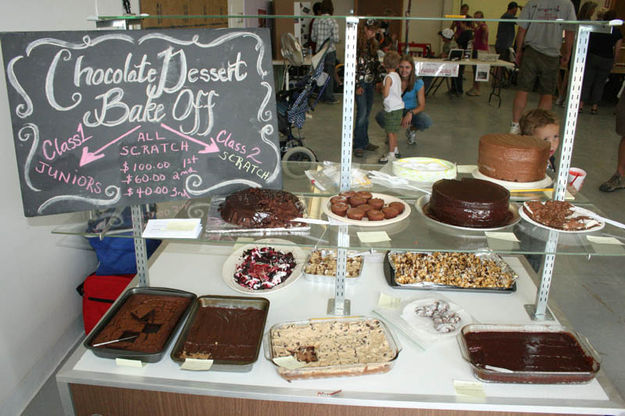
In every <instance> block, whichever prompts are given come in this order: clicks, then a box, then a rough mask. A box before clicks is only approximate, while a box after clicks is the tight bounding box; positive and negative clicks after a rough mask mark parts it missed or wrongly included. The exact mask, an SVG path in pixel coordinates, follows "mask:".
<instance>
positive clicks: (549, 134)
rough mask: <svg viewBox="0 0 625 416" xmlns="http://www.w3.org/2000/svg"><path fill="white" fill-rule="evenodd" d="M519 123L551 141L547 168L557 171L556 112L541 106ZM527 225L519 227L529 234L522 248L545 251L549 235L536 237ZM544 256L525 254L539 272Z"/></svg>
mask: <svg viewBox="0 0 625 416" xmlns="http://www.w3.org/2000/svg"><path fill="white" fill-rule="evenodd" d="M519 125H520V127H521V134H522V135H523V136H534V137H537V138H539V139H543V140H546V141H548V142H549V146H550V149H549V162H548V164H547V168H549V169H551V170H552V171H553V172H555V170H556V167H555V157H554V154H555V153H556V150H558V146H559V145H560V122H559V120H558V119H557V118H556V116H555V114H553V113H552V112H551V111H547V110H543V109H541V108H537V109H535V110H530V111H528V112H526V113H525V114H523V115H522V116H521V119H520V120H519ZM525 227H527V226H526V225H522V226H521V227H520V229H519V232H520V233H521V234H527V237H524V238H522V239H521V241H522V243H521V249H523V250H527V251H543V250H544V249H545V244H546V241H547V240H546V239H547V236H546V235H542V236H541V238H536V236H535V235H536V234H537V233H538V232H537V231H536V230H530V231H526V230H525ZM543 257H544V256H543V255H542V254H526V255H525V258H526V259H527V261H528V263H529V264H530V266H532V268H533V269H534V271H536V272H537V273H538V272H539V271H540V266H541V264H542V261H543Z"/></svg>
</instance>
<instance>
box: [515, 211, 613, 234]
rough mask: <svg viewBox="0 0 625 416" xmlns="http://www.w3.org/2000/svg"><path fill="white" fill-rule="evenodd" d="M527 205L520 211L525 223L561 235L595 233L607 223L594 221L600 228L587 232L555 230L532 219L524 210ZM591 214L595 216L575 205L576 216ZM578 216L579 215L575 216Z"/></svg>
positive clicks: (590, 229)
mask: <svg viewBox="0 0 625 416" xmlns="http://www.w3.org/2000/svg"><path fill="white" fill-rule="evenodd" d="M524 207H525V204H523V207H521V209H519V215H520V216H521V218H523V219H524V220H525V221H527V222H529V223H530V224H533V225H535V226H537V227H540V228H545V229H547V230H553V231H558V232H561V233H566V234H580V233H592V232H594V231H599V230H601V229H602V228H603V227H605V222H603V221H599V220H594V221H597V223H599V226H597V227H593V228H589V229H587V230H560V229H559V228H553V227H549V226H547V225H545V224H541V223H539V222H537V221H535V220H533V219H532V218H530V216H529V215H527V213H526V212H525V210H524ZM588 213H590V214H594V213H593V212H592V211H589V210H587V209H585V208H581V207H577V206H575V205H573V214H574V216H582V215H589V214H588ZM575 214H577V215H575Z"/></svg>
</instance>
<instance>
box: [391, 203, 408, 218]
mask: <svg viewBox="0 0 625 416" xmlns="http://www.w3.org/2000/svg"><path fill="white" fill-rule="evenodd" d="M388 206H389V207H391V208H395V209H396V210H397V215H399V214H401V213H402V212H404V209H406V207H405V206H404V204H403V202H397V201H396V202H391V203H390V204H388Z"/></svg>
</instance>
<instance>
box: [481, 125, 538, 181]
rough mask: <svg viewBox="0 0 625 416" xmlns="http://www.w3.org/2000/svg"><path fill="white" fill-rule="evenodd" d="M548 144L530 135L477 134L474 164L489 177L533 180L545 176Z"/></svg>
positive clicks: (507, 179)
mask: <svg viewBox="0 0 625 416" xmlns="http://www.w3.org/2000/svg"><path fill="white" fill-rule="evenodd" d="M548 160H549V143H548V142H547V141H545V140H541V139H539V138H536V137H532V136H519V135H516V134H487V135H485V136H482V137H480V146H479V156H478V160H477V166H478V169H479V171H480V172H481V173H482V174H484V175H486V176H488V177H491V178H494V179H499V180H503V181H510V182H536V181H539V180H541V179H544V178H545V171H546V169H547V161H548Z"/></svg>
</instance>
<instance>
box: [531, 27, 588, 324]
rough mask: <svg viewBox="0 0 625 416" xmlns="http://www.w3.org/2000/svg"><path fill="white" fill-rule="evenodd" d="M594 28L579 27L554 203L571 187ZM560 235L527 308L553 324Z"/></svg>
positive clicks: (552, 239)
mask: <svg viewBox="0 0 625 416" xmlns="http://www.w3.org/2000/svg"><path fill="white" fill-rule="evenodd" d="M592 31H593V26H590V25H579V26H578V27H577V36H576V44H575V49H574V51H573V56H572V58H571V59H572V62H571V71H570V74H569V91H568V95H567V99H566V102H567V106H566V107H567V110H566V116H565V119H564V137H563V140H562V151H561V156H560V162H559V164H558V177H557V179H556V186H555V194H554V197H553V199H554V200H556V201H564V197H565V195H566V187H567V184H568V177H569V168H570V167H571V156H572V155H573V143H574V141H575V128H576V126H577V114H578V110H579V101H580V98H581V95H582V82H583V80H584V67H585V66H586V53H587V51H588V39H589V37H590V32H592ZM559 234H560V233H559V232H558V231H550V232H549V239H548V240H547V244H546V246H545V253H546V254H545V261H544V263H543V269H542V276H541V279H540V287H539V288H538V292H537V293H536V304H535V305H525V309H526V311H527V312H528V313H529V315H530V316H531V317H532V319H534V320H537V321H544V320H550V319H551V320H552V319H553V318H552V317H551V316H550V315H549V314H548V311H547V301H548V299H549V289H551V277H552V275H553V268H554V264H555V260H556V254H555V253H556V250H557V247H558V236H559Z"/></svg>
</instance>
